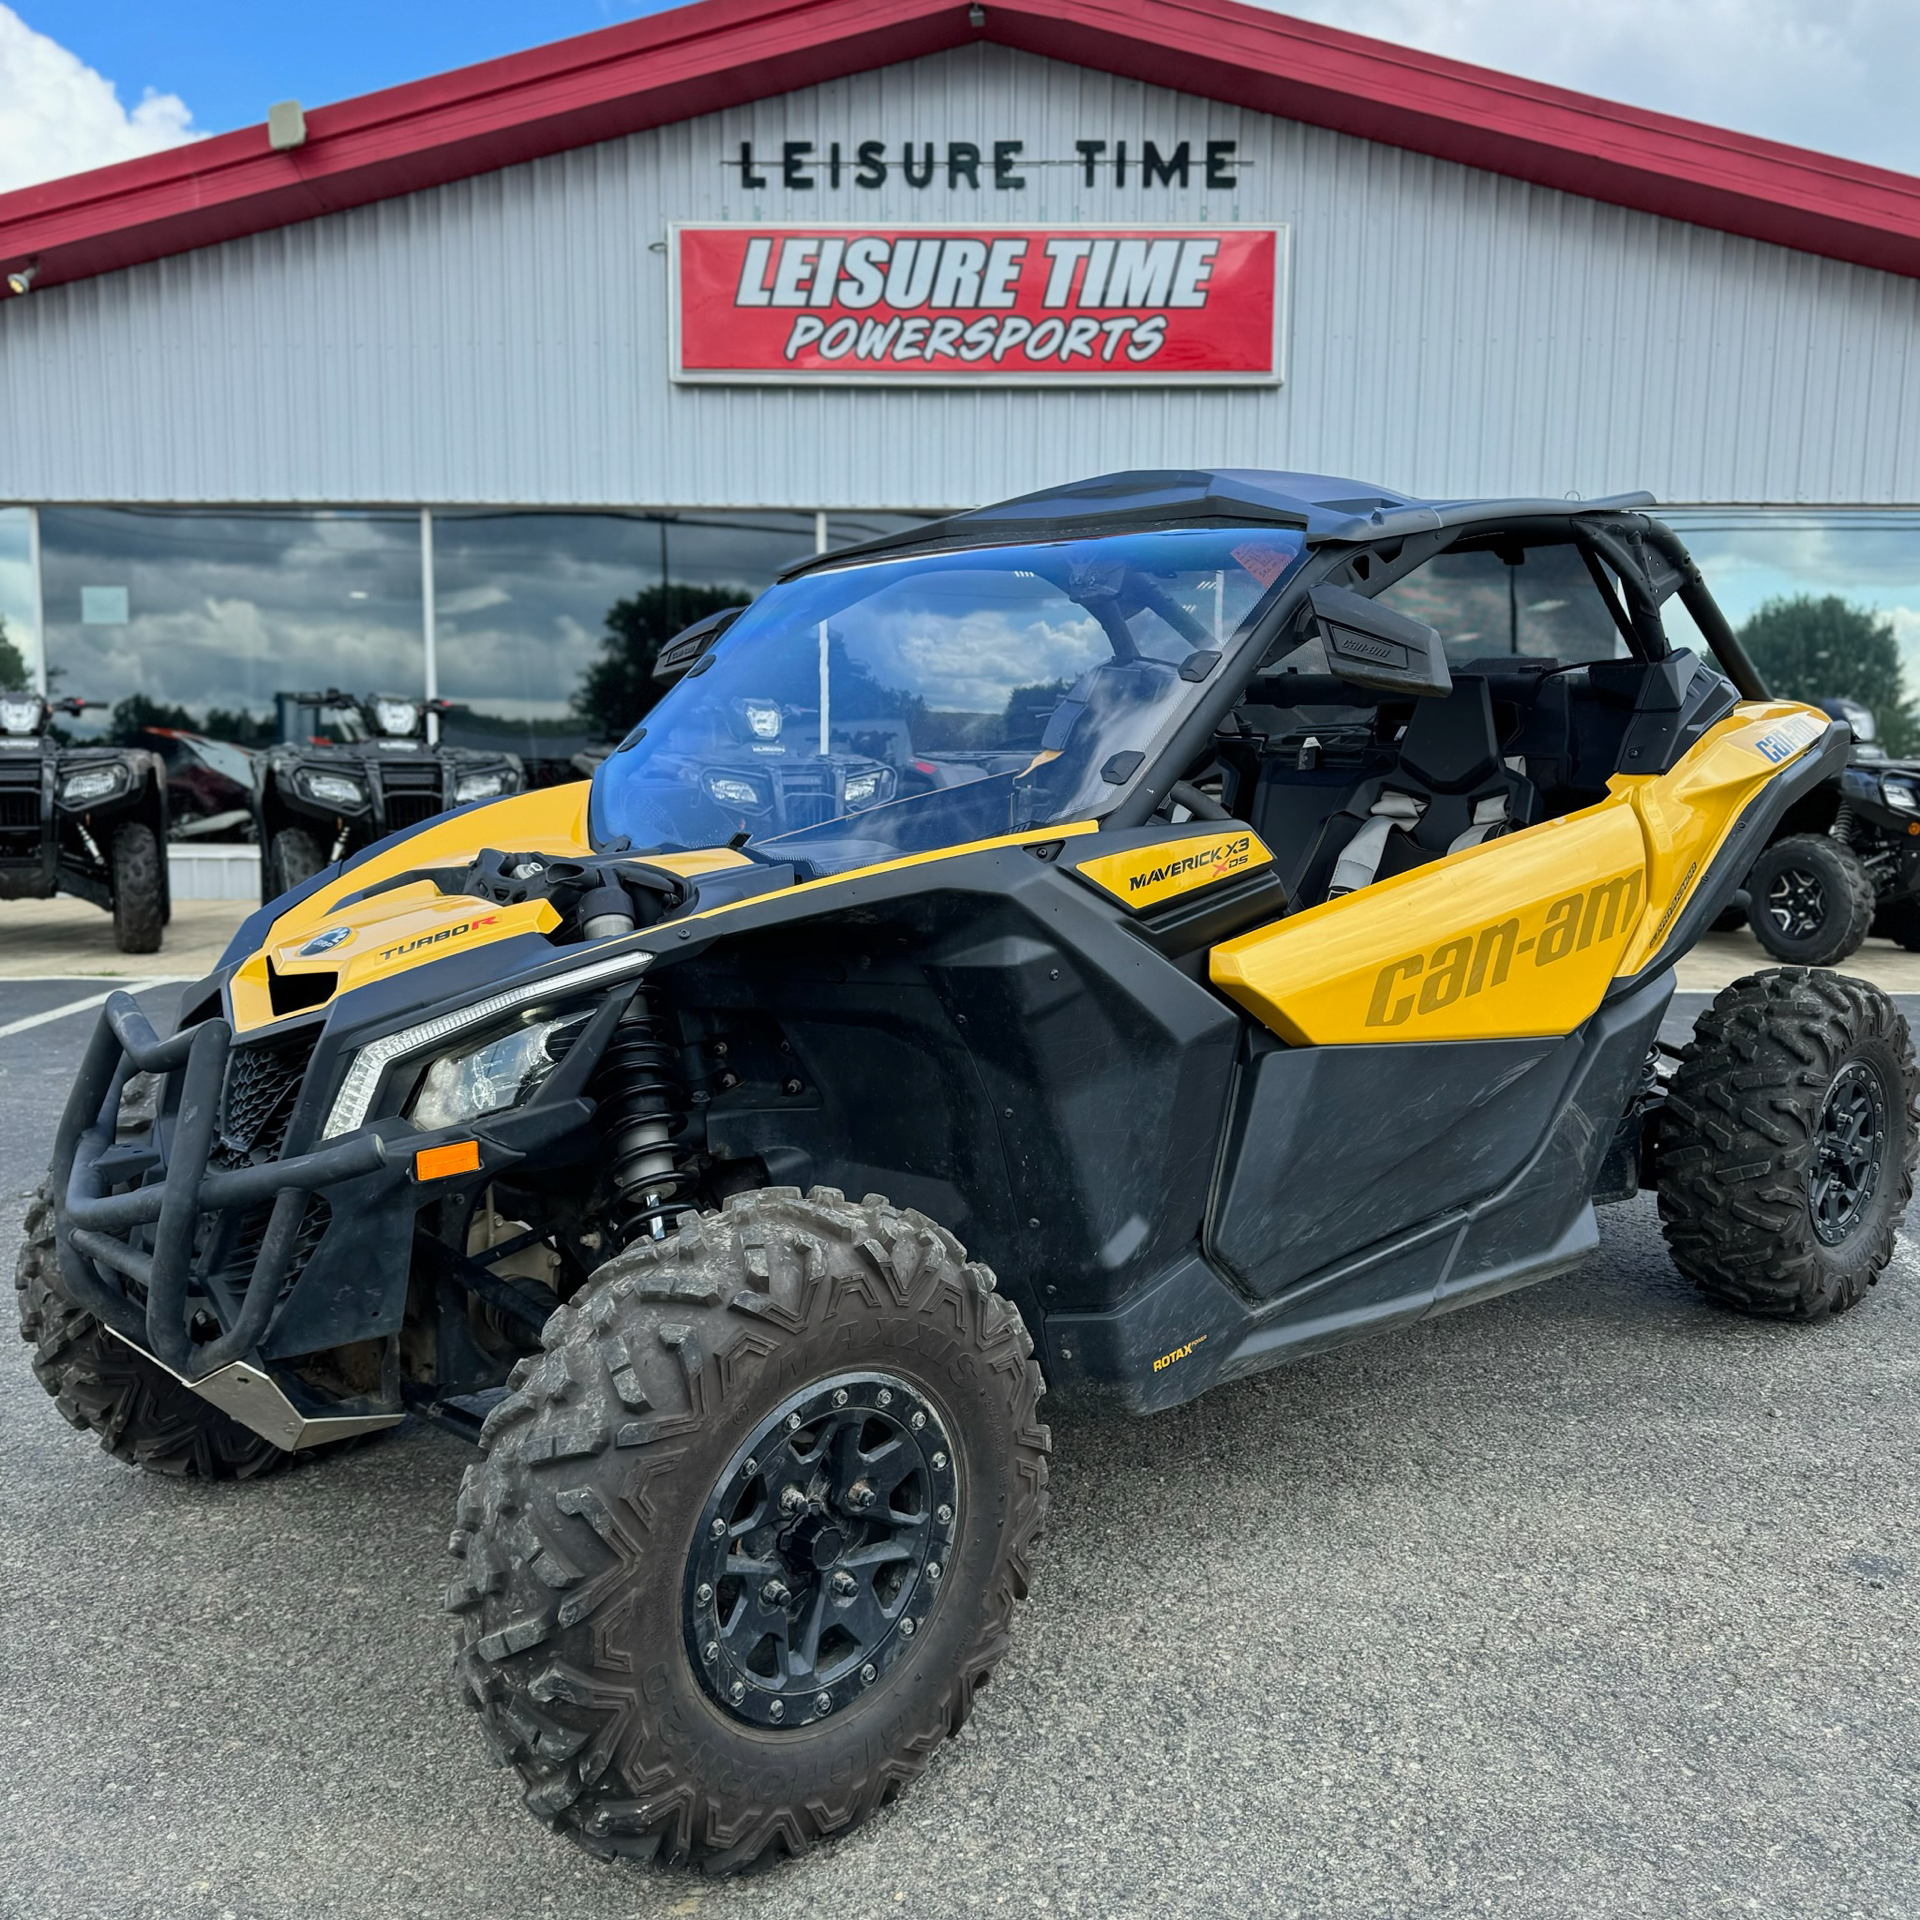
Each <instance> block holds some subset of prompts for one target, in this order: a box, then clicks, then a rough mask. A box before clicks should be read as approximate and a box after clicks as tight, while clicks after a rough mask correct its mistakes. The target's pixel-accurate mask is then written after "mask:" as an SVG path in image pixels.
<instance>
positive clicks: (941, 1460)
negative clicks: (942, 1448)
mask: <svg viewBox="0 0 1920 1920" xmlns="http://www.w3.org/2000/svg"><path fill="white" fill-rule="evenodd" d="M946 1464H947V1456H946V1455H945V1454H944V1453H936V1454H935V1455H934V1456H933V1466H934V1470H935V1471H936V1472H938V1471H939V1469H940V1468H942V1467H944V1466H945V1465H946Z"/></svg>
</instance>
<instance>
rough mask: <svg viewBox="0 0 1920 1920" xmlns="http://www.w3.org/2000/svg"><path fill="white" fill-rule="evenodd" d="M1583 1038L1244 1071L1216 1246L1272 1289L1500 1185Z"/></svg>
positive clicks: (1540, 1122)
mask: <svg viewBox="0 0 1920 1920" xmlns="http://www.w3.org/2000/svg"><path fill="white" fill-rule="evenodd" d="M1579 1050H1580V1042H1579V1041H1578V1040H1577V1039H1569V1040H1556V1039H1535V1040H1488V1041H1474V1042H1467V1043H1464V1044H1455V1043H1452V1042H1442V1043H1440V1044H1438V1045H1414V1046H1358V1047H1302V1048H1276V1049H1274V1050H1273V1051H1271V1052H1268V1053H1264V1054H1261V1055H1259V1056H1257V1057H1256V1058H1255V1059H1254V1060H1253V1061H1252V1062H1251V1063H1250V1064H1249V1065H1248V1067H1247V1068H1246V1069H1245V1071H1244V1072H1243V1073H1242V1074H1241V1076H1240V1086H1239V1091H1238V1095H1237V1098H1236V1101H1235V1113H1234V1124H1233V1132H1232V1134H1231V1136H1230V1137H1229V1140H1228V1143H1227V1154H1226V1166H1225V1171H1224V1173H1223V1176H1222V1178H1221V1180H1220V1183H1219V1190H1218V1193H1217V1196H1216V1199H1215V1204H1214V1210H1213V1219H1212V1224H1211V1228H1210V1231H1209V1234H1208V1251H1209V1252H1210V1253H1211V1254H1213V1255H1214V1256H1215V1257H1216V1258H1217V1259H1219V1260H1220V1261H1222V1262H1223V1263H1224V1264H1225V1265H1227V1266H1228V1267H1230V1268H1232V1270H1233V1271H1234V1273H1235V1275H1236V1276H1237V1277H1238V1278H1239V1279H1240V1281H1241V1282H1242V1284H1243V1285H1245V1286H1246V1287H1247V1288H1248V1289H1249V1291H1251V1292H1252V1293H1254V1294H1256V1295H1257V1296H1258V1297H1260V1298H1262V1299H1274V1298H1276V1297H1278V1296H1279V1295H1281V1294H1283V1293H1285V1292H1287V1291H1288V1289H1289V1288H1291V1287H1292V1286H1294V1285H1295V1283H1296V1282H1298V1281H1300V1280H1301V1279H1303V1278H1305V1277H1306V1276H1308V1275H1310V1274H1312V1273H1314V1272H1316V1271H1318V1270H1319V1269H1320V1268H1323V1267H1325V1266H1327V1265H1329V1264H1330V1263H1331V1262H1333V1261H1336V1260H1339V1259H1341V1258H1342V1257H1343V1256H1344V1255H1346V1254H1349V1253H1353V1252H1356V1251H1357V1250H1359V1249H1360V1248H1362V1247H1367V1246H1371V1245H1373V1244H1374V1243H1375V1242H1377V1241H1381V1240H1385V1239H1388V1238H1390V1237H1391V1236H1392V1235H1394V1234H1396V1233H1399V1232H1400V1231H1401V1230H1402V1229H1404V1228H1407V1227H1411V1226H1415V1225H1417V1224H1418V1223H1420V1222H1421V1221H1424V1220H1429V1219H1431V1218H1433V1217H1434V1216H1435V1215H1436V1214H1442V1213H1445V1212H1447V1211H1448V1210H1449V1209H1450V1208H1455V1207H1461V1206H1464V1205H1466V1204H1467V1203H1469V1202H1470V1201H1473V1200H1477V1199H1479V1198H1481V1197H1482V1196H1483V1195H1485V1194H1488V1193H1491V1192H1492V1191H1493V1190H1494V1188H1496V1187H1498V1186H1499V1185H1500V1184H1501V1183H1502V1182H1503V1181H1505V1180H1507V1179H1509V1178H1511V1176H1512V1175H1513V1173H1514V1172H1515V1171H1516V1170H1517V1169H1518V1168H1519V1166H1520V1164H1521V1163H1522V1162H1523V1161H1524V1160H1525V1159H1526V1157H1527V1155H1528V1154H1529V1153H1531V1152H1532V1151H1533V1150H1534V1148H1536V1147H1537V1146H1538V1145H1539V1143H1540V1141H1541V1139H1542V1138H1543V1137H1544V1136H1545V1135H1546V1134H1547V1132H1548V1131H1549V1130H1550V1129H1551V1127H1552V1124H1553V1117H1554V1113H1555V1111H1556V1109H1557V1107H1558V1104H1559V1101H1560V1099H1561V1097H1562V1094H1563V1092H1564V1090H1565V1087H1566V1082H1567V1076H1568V1074H1569V1072H1570V1071H1571V1069H1572V1065H1573V1063H1574V1061H1575V1060H1576V1059H1577V1057H1578V1055H1579Z"/></svg>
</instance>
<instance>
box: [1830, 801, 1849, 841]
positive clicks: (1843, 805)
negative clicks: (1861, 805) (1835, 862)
mask: <svg viewBox="0 0 1920 1920" xmlns="http://www.w3.org/2000/svg"><path fill="white" fill-rule="evenodd" d="M1827 832H1828V834H1829V835H1830V836H1831V837H1832V838H1833V839H1835V840H1838V841H1839V842H1840V844H1841V845H1842V846H1843V847H1850V846H1852V845H1853V808H1852V806H1851V805H1850V804H1849V803H1848V802H1847V801H1845V800H1842V801H1841V802H1840V805H1839V808H1838V809H1837V811H1836V812H1835V813H1834V816H1833V825H1832V826H1830V827H1829V828H1828V829H1827Z"/></svg>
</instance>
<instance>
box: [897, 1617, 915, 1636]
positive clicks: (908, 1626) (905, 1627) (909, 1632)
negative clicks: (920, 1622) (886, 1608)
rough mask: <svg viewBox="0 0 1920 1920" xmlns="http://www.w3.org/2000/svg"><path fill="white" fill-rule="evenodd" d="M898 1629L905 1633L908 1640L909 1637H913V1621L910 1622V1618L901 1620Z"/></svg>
mask: <svg viewBox="0 0 1920 1920" xmlns="http://www.w3.org/2000/svg"><path fill="white" fill-rule="evenodd" d="M900 1631H901V1632H902V1633H903V1634H904V1635H905V1636H906V1637H907V1638H908V1639H909V1640H911V1639H912V1638H913V1622H912V1620H911V1619H907V1620H902V1621H901V1622H900Z"/></svg>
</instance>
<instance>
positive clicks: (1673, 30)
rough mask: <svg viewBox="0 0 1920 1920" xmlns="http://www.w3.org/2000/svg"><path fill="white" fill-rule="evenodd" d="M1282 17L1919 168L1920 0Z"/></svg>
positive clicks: (1427, 1) (1491, 2) (1449, 4)
mask: <svg viewBox="0 0 1920 1920" xmlns="http://www.w3.org/2000/svg"><path fill="white" fill-rule="evenodd" d="M1277 11H1279V12H1282V13H1288V14H1292V15H1294V16H1295V17H1297V18H1300V19H1307V20H1315V21H1319V22H1320V23H1322V24H1323V25H1326V26H1330V27H1343V28H1345V29H1346V30H1347V31H1348V32H1350V33H1363V34H1369V35H1371V36H1372V37H1374V38H1375V39H1381V40H1394V41H1398V42H1400V43H1401V44H1402V45H1405V46H1413V47H1419V48H1422V49H1424V50H1425V51H1427V52H1429V53H1438V54H1444V55H1446V56H1447V57H1448V58H1450V59H1454V60H1468V61H1471V62H1473V63H1474V64H1475V65H1476V66H1483V67H1493V68H1495V69H1497V70H1499V71H1501V72H1505V73H1518V74H1524V75H1526V76H1527V77H1528V78H1529V79H1534V80H1544V81H1548V82H1550V83H1551V84H1553V85H1555V86H1561V87H1572V88H1575V89H1577V90H1578V91H1579V92H1582V93H1592V94H1598V95H1599V96H1601V97H1602V98H1603V99H1608V100H1620V101H1625V102H1627V103H1629V104H1631V105H1633V106H1638V107H1650V108H1652V109H1654V110H1655V111H1656V112H1660V113H1671V114H1678V115H1680V116H1681V117H1683V118H1685V119H1689V120H1703V121H1706V122H1707V123H1708V124H1709V125H1713V126H1722V127H1732V128H1737V129H1738V130H1739V131H1741V132H1743V133H1754V134H1759V135H1761V136H1762V137H1763V138H1766V139H1769V140H1783V141H1786V142H1787V143H1788V144H1790V145H1793V146H1800V147H1812V148H1814V149H1816V150H1817V151H1820V152H1825V153H1834V154H1843V155H1846V156H1848V157H1849V158H1851V159H1856V160H1865V161H1869V162H1871V163H1872V164H1874V165H1876V166H1882V167H1894V168H1897V169H1899V170H1901V171H1902V172H1907V173H1920V116H1916V115H1915V114H1914V112H1913V109H1912V101H1913V99H1914V97H1915V95H1916V93H1920V32H1916V31H1915V26H1916V21H1915V13H1914V7H1913V0H1682V4H1680V5H1677V6H1676V5H1675V4H1674V0H1608V4H1606V5H1604V6H1593V5H1575V4H1571V0H1546V4H1542V0H1364V4H1362V0H1280V4H1279V5H1278V7H1277Z"/></svg>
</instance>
